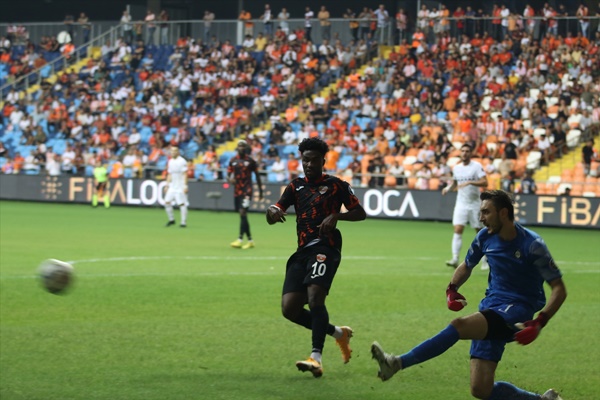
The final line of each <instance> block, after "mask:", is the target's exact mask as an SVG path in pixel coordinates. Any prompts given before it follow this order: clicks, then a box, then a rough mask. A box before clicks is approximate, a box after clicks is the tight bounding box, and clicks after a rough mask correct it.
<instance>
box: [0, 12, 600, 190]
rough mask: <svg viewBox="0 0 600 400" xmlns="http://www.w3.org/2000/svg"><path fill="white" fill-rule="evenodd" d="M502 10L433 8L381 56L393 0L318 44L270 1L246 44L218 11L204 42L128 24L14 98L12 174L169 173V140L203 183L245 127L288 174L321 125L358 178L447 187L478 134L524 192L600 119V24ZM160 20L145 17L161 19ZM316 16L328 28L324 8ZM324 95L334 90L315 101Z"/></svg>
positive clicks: (7, 116)
mask: <svg viewBox="0 0 600 400" xmlns="http://www.w3.org/2000/svg"><path fill="white" fill-rule="evenodd" d="M498 8H499V10H500V12H501V14H493V15H494V16H498V15H499V16H500V24H499V29H497V30H492V31H490V33H488V32H487V31H485V32H482V33H481V34H480V31H479V28H478V23H477V22H473V21H469V20H465V23H464V24H462V25H461V24H458V22H459V21H460V19H459V18H458V17H457V16H456V15H455V14H456V11H458V12H459V14H460V12H462V10H460V9H457V10H455V13H454V14H452V15H453V16H454V17H455V18H457V19H455V20H453V21H455V23H453V24H444V23H443V21H444V18H446V17H447V18H452V17H450V16H449V15H451V14H450V12H449V11H448V10H447V9H445V7H443V6H442V7H441V8H440V10H439V11H437V10H435V9H432V10H428V9H427V7H425V6H424V8H423V9H422V10H420V11H419V14H418V17H417V19H416V20H415V21H411V20H410V18H408V17H406V18H398V16H396V22H398V21H402V20H403V21H404V22H405V23H406V26H405V27H404V28H406V27H408V26H410V25H411V24H413V25H414V26H415V29H414V33H412V35H411V36H410V37H408V36H407V35H406V34H405V32H404V31H402V32H401V31H400V29H399V30H398V32H397V33H398V36H397V39H398V42H399V43H400V44H399V45H398V46H396V47H394V48H393V49H392V50H391V51H389V52H386V53H385V54H382V57H380V58H378V59H373V58H372V55H373V53H372V51H373V49H374V48H375V45H376V41H375V39H374V38H376V37H378V35H377V29H381V28H383V27H384V25H385V24H387V23H390V17H389V14H388V13H387V11H386V10H385V9H384V8H383V6H380V7H379V8H378V9H376V10H375V11H371V10H369V9H365V10H363V13H366V14H365V15H367V14H368V18H367V17H365V15H363V16H362V17H361V16H360V15H361V14H358V15H356V14H355V13H353V12H352V11H351V10H347V12H346V14H345V17H346V18H348V19H349V28H350V29H351V32H352V36H353V39H352V40H351V41H349V42H348V43H342V41H341V40H340V39H339V38H338V36H337V35H336V32H331V31H330V30H328V29H321V31H320V32H321V36H322V37H321V38H320V39H321V42H320V43H318V44H315V43H313V42H312V40H311V39H312V37H311V30H310V29H307V28H310V26H304V27H303V28H299V29H296V30H290V29H289V27H288V26H286V25H285V20H286V19H288V18H289V14H288V15H287V16H286V14H287V11H286V10H285V9H283V10H282V11H281V12H280V13H279V14H277V15H275V13H274V12H273V13H271V10H270V8H268V6H265V12H264V14H263V15H261V17H260V19H259V21H260V23H261V24H262V25H263V26H262V28H263V29H261V30H258V29H254V28H255V24H258V22H255V21H254V20H252V18H251V16H250V17H249V18H246V20H245V21H246V31H245V38H244V41H243V43H241V45H239V46H236V45H234V44H232V43H230V42H229V41H223V42H220V41H219V39H218V38H217V37H215V36H214V35H213V34H212V32H211V29H210V28H211V25H210V24H212V23H213V21H214V14H213V13H211V12H210V11H207V12H206V13H205V17H204V24H205V30H204V37H203V38H191V37H182V38H180V39H179V40H178V41H177V43H176V44H175V45H167V44H165V45H159V46H156V45H154V43H153V42H151V41H150V39H148V38H153V37H154V33H155V31H154V30H152V31H148V32H147V33H148V34H149V36H147V40H146V42H144V41H143V40H142V39H143V37H142V35H141V32H142V28H139V27H138V28H136V24H135V23H132V22H131V20H129V21H124V20H123V19H122V20H121V22H122V24H123V30H124V35H123V37H122V38H121V39H119V41H118V42H117V43H114V44H112V43H106V45H105V46H104V47H103V48H102V49H101V57H100V58H99V59H95V60H94V59H91V60H90V61H89V63H88V65H87V66H85V67H84V68H83V69H82V70H81V71H78V72H75V71H67V72H66V73H65V74H63V75H62V76H61V77H60V78H59V80H58V82H56V84H49V83H45V84H43V85H42V87H41V88H40V90H39V91H38V92H37V93H35V94H33V95H32V96H30V97H27V98H25V99H21V98H19V96H16V95H13V96H9V97H8V98H7V101H6V102H5V104H4V108H3V110H2V128H1V130H0V133H2V135H0V141H4V142H5V143H4V144H1V143H0V152H2V153H3V155H0V156H1V157H4V158H5V160H4V162H3V166H2V170H3V172H4V173H15V172H20V171H24V172H27V171H31V173H36V171H38V170H39V169H41V168H45V170H46V171H47V173H49V174H51V175H56V174H60V173H74V174H86V173H89V171H90V169H91V168H92V167H93V166H94V165H95V164H96V163H98V162H107V163H109V165H110V166H111V176H112V177H120V176H142V174H143V171H149V173H150V174H149V175H148V176H152V175H154V173H155V172H159V173H160V172H161V171H162V170H163V169H164V166H165V164H166V154H165V151H163V149H164V147H165V146H167V145H178V146H180V148H181V149H182V153H183V154H184V155H185V156H186V157H187V158H188V159H189V160H190V168H189V174H190V177H193V178H197V179H206V180H212V179H218V178H219V177H221V176H222V174H221V170H222V167H223V165H222V164H223V163H225V162H227V160H228V157H229V156H231V155H232V154H231V153H230V152H226V153H225V154H221V155H217V151H216V147H217V146H219V145H220V144H222V143H224V142H226V141H230V140H232V139H234V138H235V137H238V136H240V135H241V136H243V137H246V138H247V140H248V141H249V143H250V145H251V148H252V153H253V156H254V157H255V158H257V159H258V161H259V163H260V165H261V166H262V169H263V171H264V173H265V175H267V176H266V177H267V179H268V181H275V182H278V181H284V180H287V179H289V178H290V177H293V176H295V175H297V174H299V173H301V171H300V170H299V168H301V164H300V163H299V162H298V158H297V154H296V149H297V143H298V141H300V140H302V139H303V138H305V137H310V136H315V135H319V136H321V137H323V138H324V139H325V140H327V141H328V143H329V144H330V147H331V148H332V151H331V152H330V153H329V154H328V157H327V165H326V166H325V168H326V170H327V171H328V172H329V173H334V174H338V175H340V176H341V177H343V178H344V179H347V180H348V181H351V182H353V183H354V184H355V185H366V186H371V187H380V186H398V185H408V186H409V187H413V188H417V189H440V188H442V187H443V186H444V185H445V184H446V181H447V178H448V176H449V175H450V168H451V166H452V165H454V163H455V162H456V161H457V158H456V147H458V146H459V144H460V143H464V142H468V143H470V144H471V145H472V147H473V148H474V149H475V154H476V158H477V159H478V160H480V161H481V162H482V164H483V165H484V167H485V168H486V170H487V171H488V173H489V174H490V177H492V179H491V185H493V186H496V187H497V186H499V185H502V186H505V185H506V187H507V188H512V189H514V190H516V189H518V188H522V187H524V186H523V184H522V183H521V184H519V185H517V186H511V185H510V184H509V183H508V181H510V180H511V179H512V180H513V181H514V179H522V180H523V182H524V181H525V180H526V179H530V178H531V172H530V171H528V170H530V169H531V170H535V169H537V168H538V167H539V166H540V165H545V164H548V163H549V162H550V161H552V160H553V159H557V158H560V157H562V156H564V154H565V153H567V152H569V151H571V150H572V149H573V148H574V147H575V146H574V144H576V143H577V141H578V139H579V136H577V135H583V134H588V132H589V131H590V130H589V128H590V127H593V126H594V124H597V123H598V122H599V121H600V107H599V99H598V93H600V76H599V70H598V68H597V65H600V60H599V52H598V50H599V49H600V32H597V33H596V34H595V37H593V38H588V37H587V36H590V35H591V32H590V31H589V29H588V31H585V30H583V28H581V29H579V30H577V32H576V34H575V35H573V34H572V33H571V32H570V31H565V36H563V35H561V34H560V32H558V31H555V30H553V29H549V28H553V25H552V24H550V23H549V22H548V21H546V22H545V23H544V24H542V25H543V26H546V27H547V28H548V29H545V28H544V29H542V28H541V25H540V26H538V27H537V28H536V29H535V31H533V30H531V29H529V24H528V21H527V18H525V17H528V16H531V15H529V14H527V13H525V14H520V15H522V16H523V18H515V23H514V24H509V25H506V26H507V28H506V29H504V28H503V27H504V26H505V25H504V18H503V17H506V18H507V19H508V18H509V17H510V16H511V15H518V14H515V13H509V14H508V15H505V14H502V13H503V12H504V11H503V10H504V9H505V7H504V6H501V7H498ZM425 11H426V12H427V14H424V12H425ZM471 11H472V10H470V9H469V8H467V9H466V10H465V18H467V17H468V16H469V14H468V13H469V12H471ZM526 11H527V10H526ZM494 12H496V8H495V9H494ZM527 12H529V11H527ZM244 13H246V12H245V11H244ZM244 13H242V15H240V19H244V18H243V17H244V15H243V14H244ZM311 13H312V14H311ZM399 13H403V11H402V10H400V11H399ZM282 14H283V17H282ZM150 15H153V14H152V12H151V11H149V12H148V15H147V21H146V22H145V23H144V25H143V27H145V28H146V29H147V30H150V29H157V26H158V29H160V28H161V25H160V24H159V22H157V23H156V24H157V25H154V26H153V24H154V23H153V22H152V21H155V20H156V19H152V18H150V17H149V16H150ZM542 15H546V14H542ZM459 16H460V15H459ZM126 17H128V15H127V14H126V12H125V13H124V14H123V18H125V19H127V18H126ZM246 17H247V16H246ZM305 17H306V18H307V21H308V23H311V24H312V22H311V21H312V19H313V18H315V17H316V19H317V21H318V23H319V24H321V28H323V26H328V25H327V22H328V19H329V12H328V11H327V9H326V8H325V7H323V8H321V10H320V11H319V12H318V13H316V15H315V13H313V12H312V11H311V10H310V9H309V8H307V10H306V15H305ZM148 18H149V19H148ZM166 18H168V16H166ZM361 18H366V20H368V21H369V22H370V24H369V25H368V29H364V28H365V27H366V26H365V25H364V23H363V24H362V25H361V21H363V22H364V20H361ZM275 21H278V22H277V24H278V26H277V27H275V26H274V23H275ZM423 21H427V24H426V25H424V24H423ZM519 21H521V22H519ZM371 22H374V23H373V24H371ZM471 22H473V24H471ZM250 23H251V24H252V26H250V25H249V24H250ZM492 23H493V21H492ZM127 24H130V26H128V25H127ZM323 24H325V25H323ZM356 24H358V25H356ZM438 24H439V26H438ZM446 25H449V26H452V28H450V29H446V28H445V26H446ZM397 26H398V25H397ZM126 27H130V28H131V33H127V30H128V29H126ZM250 27H252V29H250ZM559 28H560V26H559ZM559 28H557V29H559ZM588 28H589V27H588ZM451 29H457V30H460V31H457V32H454V33H450V31H451ZM160 37H161V40H162V38H163V36H162V35H160ZM363 64H364V65H363ZM361 65H362V67H361ZM594 66H596V67H594ZM331 83H334V87H329V88H328V85H330V84H331ZM324 88H326V90H322V89H324ZM313 93H321V94H320V95H318V96H316V97H314V98H313V99H312V101H309V100H307V97H310V95H311V94H313ZM578 132H579V133H578ZM577 133H578V134H577ZM576 136H577V137H576ZM5 146H6V147H5ZM3 149H4V151H3ZM594 157H597V155H594V151H592V160H593V162H595V161H596V159H595V158H594ZM586 173H587V174H589V175H594V174H595V171H594V169H593V167H590V168H589V170H588V171H586ZM525 186H530V185H525Z"/></svg>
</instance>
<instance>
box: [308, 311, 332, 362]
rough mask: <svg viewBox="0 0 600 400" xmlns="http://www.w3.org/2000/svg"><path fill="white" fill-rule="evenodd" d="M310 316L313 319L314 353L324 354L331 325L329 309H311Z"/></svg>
mask: <svg viewBox="0 0 600 400" xmlns="http://www.w3.org/2000/svg"><path fill="white" fill-rule="evenodd" d="M310 314H311V317H312V346H313V351H318V352H322V351H323V346H324V345H325V336H326V335H327V328H328V325H329V313H328V312H327V308H326V307H325V306H324V305H323V306H317V307H313V308H311V309H310Z"/></svg>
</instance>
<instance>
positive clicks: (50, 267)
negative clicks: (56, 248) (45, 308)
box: [39, 258, 73, 294]
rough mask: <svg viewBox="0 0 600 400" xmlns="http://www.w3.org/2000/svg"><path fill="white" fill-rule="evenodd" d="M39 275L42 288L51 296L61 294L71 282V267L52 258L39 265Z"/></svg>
mask: <svg viewBox="0 0 600 400" xmlns="http://www.w3.org/2000/svg"><path fill="white" fill-rule="evenodd" d="M39 273H40V280H41V282H42V286H43V287H44V289H46V290H47V291H49V292H50V293H52V294H59V293H62V292H63V291H64V290H65V289H67V288H68V287H69V286H70V285H71V283H72V282H73V266H72V265H71V264H69V263H67V262H64V261H60V260H55V259H52V258H51V259H48V260H45V261H43V262H42V264H41V265H40V269H39Z"/></svg>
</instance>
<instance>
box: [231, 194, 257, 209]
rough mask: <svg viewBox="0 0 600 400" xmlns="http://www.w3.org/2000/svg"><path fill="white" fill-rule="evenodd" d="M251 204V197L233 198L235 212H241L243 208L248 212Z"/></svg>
mask: <svg viewBox="0 0 600 400" xmlns="http://www.w3.org/2000/svg"><path fill="white" fill-rule="evenodd" d="M251 203H252V202H251V200H250V196H235V197H234V198H233V204H234V207H235V211H240V209H241V208H243V209H245V210H247V209H249V208H250V204H251Z"/></svg>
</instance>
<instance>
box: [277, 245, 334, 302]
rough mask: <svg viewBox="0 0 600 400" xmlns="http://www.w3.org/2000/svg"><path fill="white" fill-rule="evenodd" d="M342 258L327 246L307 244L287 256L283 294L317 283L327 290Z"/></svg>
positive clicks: (304, 289) (301, 290)
mask: <svg viewBox="0 0 600 400" xmlns="http://www.w3.org/2000/svg"><path fill="white" fill-rule="evenodd" d="M341 260H342V254H341V253H340V252H339V250H337V249H336V248H333V247H329V246H319V245H318V244H317V245H314V246H308V247H305V248H303V249H300V250H298V251H297V252H295V253H294V254H292V256H291V257H290V258H289V260H288V262H287V265H286V267H285V279H284V281H283V294H286V293H292V292H306V288H307V287H308V285H319V286H321V287H323V288H324V289H326V290H327V291H329V289H330V288H331V284H332V283H333V278H334V277H335V273H336V272H337V269H338V267H339V265H340V261H341Z"/></svg>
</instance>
